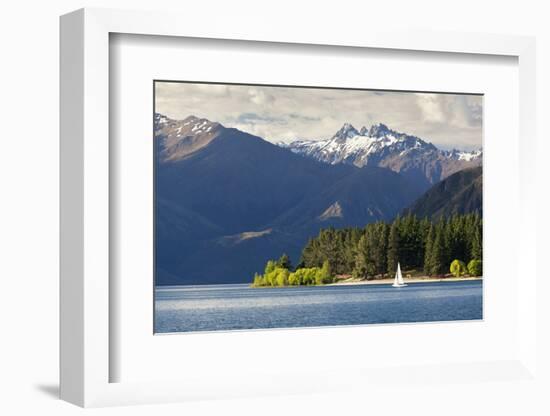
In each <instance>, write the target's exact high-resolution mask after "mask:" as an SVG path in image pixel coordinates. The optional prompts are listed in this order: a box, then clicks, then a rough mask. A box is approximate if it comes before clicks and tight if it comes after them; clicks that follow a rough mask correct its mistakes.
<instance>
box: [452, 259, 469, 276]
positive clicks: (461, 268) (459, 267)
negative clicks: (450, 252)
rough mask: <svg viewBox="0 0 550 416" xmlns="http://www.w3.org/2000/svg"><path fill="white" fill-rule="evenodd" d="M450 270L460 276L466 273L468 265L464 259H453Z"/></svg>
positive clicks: (454, 274)
mask: <svg viewBox="0 0 550 416" xmlns="http://www.w3.org/2000/svg"><path fill="white" fill-rule="evenodd" d="M450 271H451V273H452V274H453V276H455V277H460V276H462V275H463V274H464V273H466V265H465V264H464V262H463V261H460V260H458V259H455V260H453V262H452V263H451V267H450Z"/></svg>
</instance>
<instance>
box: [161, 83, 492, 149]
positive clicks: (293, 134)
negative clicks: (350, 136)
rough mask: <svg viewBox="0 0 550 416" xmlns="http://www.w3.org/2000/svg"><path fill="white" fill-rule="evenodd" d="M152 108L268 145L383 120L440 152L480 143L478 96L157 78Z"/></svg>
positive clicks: (480, 129) (316, 138)
mask: <svg viewBox="0 0 550 416" xmlns="http://www.w3.org/2000/svg"><path fill="white" fill-rule="evenodd" d="M155 92H156V94H155V95H156V96H155V100H156V102H155V105H156V111H157V112H158V113H162V114H164V115H166V116H168V117H171V118H174V119H183V118H185V117H187V116H189V115H195V116H197V117H201V118H202V117H204V118H207V119H209V120H211V121H217V122H220V123H222V124H223V125H224V126H226V127H235V128H238V129H240V130H243V131H246V132H249V133H252V134H255V135H258V136H260V137H263V138H264V139H266V140H269V141H272V142H278V141H285V142H288V141H292V140H295V139H313V140H318V139H325V138H329V137H331V136H332V135H333V134H334V133H335V132H336V131H337V130H338V129H340V127H341V126H342V125H343V124H344V123H346V122H347V123H351V124H353V125H354V126H355V128H357V129H358V130H359V129H360V128H361V127H362V126H367V127H370V126H371V125H372V124H375V123H384V124H386V125H388V126H389V127H390V128H392V129H393V130H396V131H399V132H404V133H408V134H412V135H416V136H418V137H421V138H423V139H425V140H427V141H431V142H432V143H433V144H435V145H436V146H438V147H440V148H442V149H452V148H457V149H464V150H472V149H477V148H480V147H481V143H482V100H483V99H482V97H481V96H475V95H456V94H425V93H410V92H389V91H388V92H385V91H384V92H382V91H364V90H362V91H356V90H341V89H317V88H286V87H266V86H248V85H213V84H188V83H177V82H157V83H156V89H155Z"/></svg>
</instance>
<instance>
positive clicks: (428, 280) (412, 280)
mask: <svg viewBox="0 0 550 416" xmlns="http://www.w3.org/2000/svg"><path fill="white" fill-rule="evenodd" d="M394 280H395V279H393V278H385V279H375V280H355V281H343V282H335V283H328V284H326V285H323V286H353V285H387V284H393V282H394ZM403 280H404V282H405V283H406V284H408V283H439V282H468V281H474V280H483V277H437V278H430V277H416V278H415V277H412V278H409V279H407V278H403Z"/></svg>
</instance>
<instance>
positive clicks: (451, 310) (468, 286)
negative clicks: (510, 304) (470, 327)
mask: <svg viewBox="0 0 550 416" xmlns="http://www.w3.org/2000/svg"><path fill="white" fill-rule="evenodd" d="M482 292H483V291H482V282H481V281H480V280H477V281H463V282H434V283H413V284H409V286H407V287H404V288H392V287H391V286H390V285H353V286H352V285H349V286H316V287H285V288H254V289H253V288H250V287H248V285H214V286H162V287H157V288H156V290H155V332H188V331H216V330H233V329H257V328H290V327H312V326H334V325H361V324H377V323H399V322H427V321H452V320H472V319H481V318H482V309H483V307H482Z"/></svg>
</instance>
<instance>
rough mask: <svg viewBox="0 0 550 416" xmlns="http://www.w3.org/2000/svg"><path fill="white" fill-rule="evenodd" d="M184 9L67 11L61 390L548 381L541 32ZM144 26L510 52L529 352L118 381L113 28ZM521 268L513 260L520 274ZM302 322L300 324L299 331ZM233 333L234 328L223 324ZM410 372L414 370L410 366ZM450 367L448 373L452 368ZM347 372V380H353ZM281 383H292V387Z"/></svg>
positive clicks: (524, 336) (83, 398) (215, 390)
mask: <svg viewBox="0 0 550 416" xmlns="http://www.w3.org/2000/svg"><path fill="white" fill-rule="evenodd" d="M181 21H182V16H178V15H177V14H176V15H175V14H172V13H160V12H159V13H157V12H155V13H151V12H135V11H118V10H106V9H82V10H78V11H76V12H73V13H70V14H68V15H65V16H63V17H62V18H61V281H60V285H61V311H60V312H61V313H60V316H61V339H60V349H61V356H60V358H61V370H60V373H61V389H60V393H61V398H62V399H64V400H67V401H69V402H71V403H75V404H77V405H80V406H85V407H88V406H107V405H120V404H138V403H158V402H167V401H184V400H193V399H206V398H220V397H227V398H230V397H247V396H254V395H262V394H272V392H273V391H274V390H277V394H280V393H285V392H288V393H297V392H298V393H300V392H303V393H308V392H323V391H338V390H342V389H349V388H351V386H352V385H353V384H357V383H369V380H371V381H372V380H382V379H389V378H392V377H397V378H400V379H403V380H405V382H404V383H405V385H411V384H413V383H416V382H418V381H419V380H424V381H426V380H432V381H433V380H439V381H441V380H442V379H440V378H439V377H440V374H441V373H447V374H452V376H453V377H454V378H455V379H458V380H462V381H463V382H468V381H471V382H474V383H475V382H479V379H476V378H474V379H473V380H472V379H470V378H469V374H472V373H473V372H474V373H475V372H476V371H481V372H484V374H485V377H486V378H489V379H491V380H495V379H496V380H498V379H499V378H500V379H502V380H508V381H510V380H512V381H516V380H517V381H518V382H520V381H524V380H532V381H533V380H534V382H536V380H537V378H536V377H537V362H536V346H537V338H536V331H537V328H536V319H535V318H536V301H535V300H536V283H537V282H536V281H537V270H536V261H535V260H536V259H535V252H536V250H535V241H536V236H535V230H536V217H535V215H533V212H531V211H529V207H530V206H532V205H533V204H534V201H535V200H536V196H535V189H534V186H533V182H532V180H531V178H532V177H533V176H534V173H533V172H534V169H535V163H534V162H535V151H534V149H535V146H534V143H535V141H536V131H535V126H536V120H535V115H536V111H535V92H536V84H535V41H534V39H533V38H529V37H518V36H507V35H487V34H467V33H437V34H435V33H430V32H421V31H416V32H410V31H407V32H404V31H401V30H399V29H396V28H392V27H391V26H387V27H386V28H384V29H379V30H378V29H374V28H373V29H369V30H366V31H365V30H361V31H360V32H353V30H351V31H346V32H342V31H338V32H337V31H331V30H327V28H325V27H315V25H313V24H312V26H311V28H308V30H307V31H303V30H300V29H299V28H285V30H284V31H281V30H280V27H279V26H278V25H275V24H273V25H265V24H264V23H263V22H262V24H261V25H259V24H256V23H254V22H250V23H249V24H247V25H245V24H242V25H238V28H237V26H235V25H234V24H232V23H231V22H228V21H225V20H224V19H221V18H220V19H219V21H216V24H211V25H209V26H208V27H204V26H203V25H201V24H200V22H199V21H193V20H189V19H187V20H186V24H185V25H181ZM115 33H123V34H136V35H147V36H170V37H185V38H203V39H204V38H205V39H226V40H239V41H249V42H278V43H280V44H282V45H283V46H282V47H284V44H303V45H332V46H334V47H341V48H346V47H354V48H377V49H385V50H409V51H429V52H435V53H441V54H449V53H451V54H480V55H504V56H509V57H514V58H517V59H518V66H519V114H518V119H519V141H520V143H519V158H518V159H519V160H518V163H519V167H520V169H519V172H520V177H519V179H518V182H519V190H518V192H519V197H520V203H519V206H518V210H519V214H520V216H519V217H520V219H519V220H518V221H519V226H518V233H519V234H518V241H517V243H516V244H517V247H516V252H517V262H518V264H522V270H523V272H524V277H523V278H522V282H521V285H520V286H519V287H518V292H517V320H518V323H517V325H518V331H519V333H518V340H519V345H518V346H517V354H515V355H513V356H512V355H511V356H510V357H509V359H505V360H503V359H500V360H499V361H479V362H471V363H460V364H457V363H453V362H452V361H449V362H441V363H440V364H437V365H433V364H430V365H425V364H423V363H418V365H417V366H415V367H414V368H408V369H395V368H393V369H391V368H385V367H382V368H379V369H373V368H370V369H369V371H368V372H364V371H359V370H360V368H358V369H357V370H355V369H354V370H350V369H349V368H342V369H338V368H336V369H334V368H333V369H331V370H330V371H329V370H326V373H325V374H326V376H327V377H330V379H331V380H336V382H334V383H324V382H322V379H320V378H319V377H318V374H309V375H308V374H305V373H304V374H302V373H300V374H287V373H284V372H282V373H280V374H271V375H270V377H269V382H266V381H265V380H263V381H262V383H257V382H256V380H246V379H242V378H241V379H238V380H237V381H235V374H223V375H220V377H219V379H218V380H214V381H213V380H212V378H210V379H209V378H207V377H206V376H204V377H202V379H201V378H197V377H191V378H189V379H184V380H178V381H158V380H157V381H146V382H112V374H111V372H110V366H112V365H113V362H114V361H115V360H117V359H119V358H120V357H117V356H116V354H114V352H113V350H112V349H111V348H110V345H111V339H112V338H113V337H115V336H116V334H113V333H112V327H111V326H110V319H111V316H110V311H112V310H113V309H114V308H116V305H113V304H112V302H113V297H112V296H110V293H112V292H113V291H114V290H116V288H113V287H112V285H111V282H110V280H109V275H110V273H111V268H112V259H110V252H109V242H110V226H111V225H112V224H111V223H110V221H111V220H112V219H111V215H110V209H111V207H110V199H111V197H112V195H110V193H109V192H110V189H111V188H110V170H112V169H113V166H112V163H113V160H111V159H110V155H109V135H110V130H109V129H110V123H109V117H110V113H109V94H110V78H109V36H110V34H115ZM515 272H517V271H511V272H510V273H515ZM296 332H300V331H299V330H298V331H296ZM221 336H224V335H223V334H222V335H221ZM407 374H408V375H409V376H407ZM443 378H445V377H443ZM342 380H347V381H342ZM280 386H284V387H283V388H281V387H280Z"/></svg>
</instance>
